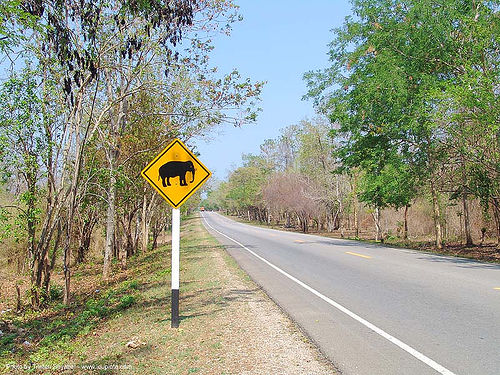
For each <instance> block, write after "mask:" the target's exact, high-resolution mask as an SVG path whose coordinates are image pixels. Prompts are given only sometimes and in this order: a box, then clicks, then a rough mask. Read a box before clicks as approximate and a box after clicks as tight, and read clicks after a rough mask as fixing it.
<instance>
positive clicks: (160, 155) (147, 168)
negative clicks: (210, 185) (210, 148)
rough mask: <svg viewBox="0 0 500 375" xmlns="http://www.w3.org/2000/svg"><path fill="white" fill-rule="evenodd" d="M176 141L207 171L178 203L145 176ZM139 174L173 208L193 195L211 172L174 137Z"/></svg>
mask: <svg viewBox="0 0 500 375" xmlns="http://www.w3.org/2000/svg"><path fill="white" fill-rule="evenodd" d="M176 143H178V144H179V146H181V147H182V148H183V149H184V151H186V152H187V153H188V154H189V156H190V157H191V158H192V159H194V160H196V162H197V163H198V164H199V165H200V166H201V168H202V169H203V170H204V171H205V172H207V173H208V174H207V176H206V177H205V178H203V179H202V180H201V181H200V182H198V184H197V185H196V186H195V187H194V188H193V189H192V190H191V192H190V193H189V194H187V195H186V196H185V197H184V198H182V199H181V200H180V201H179V203H177V205H176V204H175V203H174V202H172V200H171V199H170V198H169V197H168V196H167V195H166V194H165V193H164V192H163V191H162V190H161V189H160V188H159V187H157V186H156V183H155V182H154V181H153V180H151V179H150V178H149V176H147V175H146V172H147V171H148V170H149V169H150V168H151V167H152V166H153V165H154V164H155V163H156V162H157V161H158V160H159V159H160V158H161V157H162V156H163V155H165V153H166V152H167V151H168V150H170V149H171V148H172V147H174V145H175V144H176ZM141 175H142V177H144V178H145V179H146V181H148V182H149V183H150V184H151V185H152V186H153V187H154V188H155V190H156V191H157V192H158V193H160V195H161V196H162V197H163V198H165V200H166V201H167V202H168V203H169V204H170V205H171V206H172V207H173V208H179V207H180V206H181V205H183V204H184V203H185V201H186V200H187V199H188V198H189V197H190V196H191V195H193V194H194V193H195V192H196V190H198V189H199V187H200V185H202V184H203V183H204V182H205V181H206V180H207V179H208V178H209V177H210V176H211V175H212V173H211V172H210V171H209V170H208V168H207V167H205V166H204V165H203V163H202V162H201V161H200V160H199V159H198V158H197V157H196V156H195V155H194V154H193V153H192V152H191V151H190V150H189V149H188V148H187V147H186V145H185V144H184V143H182V142H181V140H180V139H178V138H176V139H174V140H173V141H172V142H170V144H169V145H168V146H167V147H165V148H164V149H163V151H162V152H160V153H159V154H158V156H156V157H155V158H154V159H153V160H152V161H151V162H150V163H149V164H148V165H147V166H146V167H145V168H144V169H143V170H142V171H141Z"/></svg>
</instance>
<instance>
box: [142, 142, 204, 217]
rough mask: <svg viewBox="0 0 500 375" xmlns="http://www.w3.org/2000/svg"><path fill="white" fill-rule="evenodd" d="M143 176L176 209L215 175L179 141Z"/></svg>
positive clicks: (164, 152)
mask: <svg viewBox="0 0 500 375" xmlns="http://www.w3.org/2000/svg"><path fill="white" fill-rule="evenodd" d="M141 174H142V177H144V178H145V179H146V180H147V181H148V182H149V183H150V184H151V185H152V186H153V187H154V188H155V189H156V190H157V191H158V193H160V195H161V196H162V197H163V198H165V199H166V201H167V202H168V203H169V204H170V205H171V206H172V207H174V208H179V207H180V206H181V205H182V204H184V203H185V202H186V200H187V199H188V198H189V197H190V196H191V195H193V194H194V192H195V191H196V190H198V189H199V188H200V187H201V185H203V184H204V183H205V181H206V180H208V178H209V177H210V176H211V175H212V173H211V172H210V171H209V170H208V169H207V167H205V166H204V165H203V164H202V163H201V162H200V161H199V160H198V159H197V158H196V156H194V155H193V153H192V152H191V151H189V149H188V148H187V147H186V146H185V145H184V143H182V142H181V141H180V140H178V139H175V140H174V141H173V142H172V143H170V144H169V145H168V146H167V147H166V148H165V149H164V150H163V151H162V152H160V154H159V155H158V156H157V157H156V158H154V159H153V160H152V161H151V163H149V164H148V165H147V166H146V168H144V169H143V170H142V172H141Z"/></svg>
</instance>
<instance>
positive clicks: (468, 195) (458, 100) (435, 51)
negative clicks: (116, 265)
mask: <svg viewBox="0 0 500 375" xmlns="http://www.w3.org/2000/svg"><path fill="white" fill-rule="evenodd" d="M352 3H353V15H352V17H348V18H347V19H346V20H345V22H344V24H343V26H342V27H341V28H339V29H337V30H335V31H334V39H333V41H332V43H331V44H330V52H329V55H330V62H331V65H330V66H329V67H327V68H325V69H323V70H317V71H311V72H308V73H306V74H305V75H304V79H305V81H306V83H307V85H308V88H309V91H308V93H307V94H306V95H305V99H310V100H312V101H313V102H314V104H315V106H316V109H317V112H318V117H317V118H314V119H307V120H304V121H302V122H300V123H299V124H294V125H289V126H286V127H284V128H283V129H282V134H281V135H280V136H279V137H277V138H275V139H269V140H266V141H265V142H264V143H263V144H262V145H261V147H260V150H261V151H260V153H259V154H256V155H243V165H242V166H241V167H239V168H237V169H235V170H234V171H232V172H231V173H230V174H229V176H228V179H227V181H221V182H219V183H218V184H213V185H212V189H211V191H210V192H209V194H208V197H207V199H206V200H205V201H204V202H203V203H202V204H203V205H204V206H205V207H207V208H209V209H221V210H225V211H226V212H227V213H229V214H234V215H238V216H240V217H242V218H246V219H247V220H253V221H258V222H260V223H266V224H268V225H276V226H281V227H285V228H294V229H296V230H301V231H303V232H310V231H315V232H326V233H331V234H335V235H337V236H340V237H350V238H365V239H371V240H375V241H383V242H391V243H398V244H403V245H409V246H415V247H422V248H426V249H435V250H438V251H444V252H449V253H453V254H457V255H463V256H471V257H475V258H479V259H485V260H497V261H498V259H499V258H500V118H499V113H500V107H499V105H500V100H499V99H500V98H499V94H500V91H499V85H498V82H500V59H499V54H498V51H499V50H500V45H499V40H500V17H499V11H498V9H499V5H500V4H499V3H498V1H493V2H485V1H474V2H462V1H451V0H440V1H437V2H436V1H426V0H424V1H420V0H419V1H413V0H409V1H396V2H387V1H365V0H359V1H353V2H352Z"/></svg>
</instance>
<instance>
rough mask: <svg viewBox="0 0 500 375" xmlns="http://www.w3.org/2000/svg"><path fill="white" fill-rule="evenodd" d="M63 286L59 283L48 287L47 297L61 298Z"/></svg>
mask: <svg viewBox="0 0 500 375" xmlns="http://www.w3.org/2000/svg"><path fill="white" fill-rule="evenodd" d="M62 296H63V287H62V286H60V285H51V286H50V289H49V298H50V300H51V301H57V300H60V299H62Z"/></svg>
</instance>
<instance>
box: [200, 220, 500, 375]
mask: <svg viewBox="0 0 500 375" xmlns="http://www.w3.org/2000/svg"><path fill="white" fill-rule="evenodd" d="M202 217H203V222H204V224H205V226H206V227H207V229H208V230H209V231H210V232H211V233H212V234H213V235H214V236H215V237H216V238H217V239H218V240H219V241H220V242H221V243H222V244H224V245H225V246H226V248H227V250H228V252H229V253H230V254H231V255H232V256H233V257H234V258H235V259H236V261H237V262H238V264H239V265H240V266H241V267H242V268H243V269H244V270H245V271H246V272H247V273H248V274H249V275H250V277H252V279H254V280H255V281H256V282H257V283H258V284H259V285H260V286H261V287H262V288H263V289H264V290H265V291H266V292H267V293H268V294H269V296H270V297H271V298H272V299H273V300H274V301H275V302H276V303H278V304H279V305H280V306H281V307H282V308H283V309H284V310H285V311H286V312H287V313H288V314H289V315H290V316H291V317H292V319H293V320H294V321H295V322H296V323H297V324H299V326H300V327H301V328H302V329H303V330H304V331H305V332H306V333H307V334H308V336H309V337H310V338H311V339H312V340H313V341H314V342H315V343H316V344H317V345H318V346H319V348H320V350H321V351H322V352H323V353H324V354H325V355H326V356H327V357H328V358H329V359H330V360H331V361H332V362H333V363H334V365H335V366H336V367H337V368H338V369H339V371H340V372H341V373H342V374H346V375H392V374H398V375H413V374H415V375H426V374H429V375H432V374H445V375H453V374H455V375H499V374H500V266H499V265H494V264H488V263H479V262H474V261H470V260H467V259H463V258H452V257H444V256H437V255H433V254H426V253H422V252H417V251H412V250H405V249H394V248H389V247H383V246H376V245H370V244H363V243H359V242H355V241H348V240H338V239H329V238H325V237H319V236H313V235H304V234H300V233H292V232H283V231H277V230H272V229H267V228H259V227H253V226H250V225H246V224H242V223H238V222H235V221H233V220H230V219H228V218H226V217H223V216H221V215H219V214H217V213H213V212H204V213H203V214H202ZM270 339H272V338H270Z"/></svg>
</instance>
